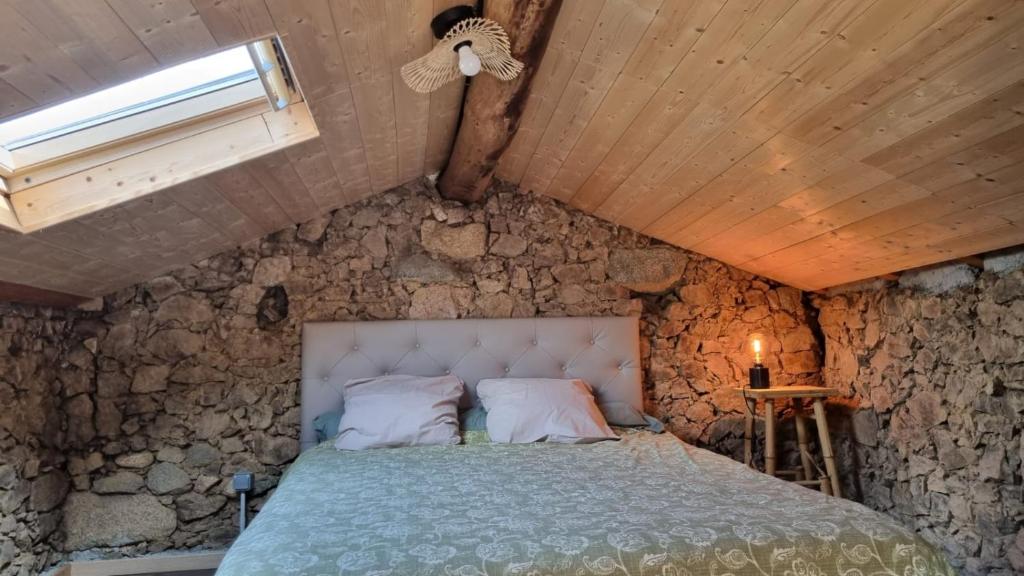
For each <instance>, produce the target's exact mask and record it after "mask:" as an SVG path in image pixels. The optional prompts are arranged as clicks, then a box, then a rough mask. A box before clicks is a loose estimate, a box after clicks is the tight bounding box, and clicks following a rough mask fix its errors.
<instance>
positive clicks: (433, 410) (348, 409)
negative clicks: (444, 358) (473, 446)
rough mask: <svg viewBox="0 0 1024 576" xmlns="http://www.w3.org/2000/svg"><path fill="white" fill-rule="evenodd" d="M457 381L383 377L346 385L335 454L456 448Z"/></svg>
mask: <svg viewBox="0 0 1024 576" xmlns="http://www.w3.org/2000/svg"><path fill="white" fill-rule="evenodd" d="M462 389H463V384H462V381H461V380H459V379H458V378H457V377H456V376H438V377H433V378H430V377H422V376H401V375H395V376H381V377H378V378H360V379H355V380H349V381H348V382H346V383H345V386H344V388H343V390H342V396H343V398H344V400H345V412H344V414H342V415H341V421H340V422H339V423H338V439H337V440H335V442H334V447H335V448H337V449H338V450H364V449H366V448H396V447H399V446H420V445H429V444H458V443H459V439H460V437H459V412H458V408H459V398H461V397H462Z"/></svg>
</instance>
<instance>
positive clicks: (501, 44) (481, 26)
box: [402, 18, 523, 93]
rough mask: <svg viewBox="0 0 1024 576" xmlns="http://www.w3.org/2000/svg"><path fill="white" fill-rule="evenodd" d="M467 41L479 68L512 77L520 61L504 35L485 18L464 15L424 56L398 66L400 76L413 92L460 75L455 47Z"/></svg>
mask: <svg viewBox="0 0 1024 576" xmlns="http://www.w3.org/2000/svg"><path fill="white" fill-rule="evenodd" d="M466 43H468V44H469V45H470V46H471V48H472V49H473V52H474V53H475V54H476V55H477V57H478V58H480V65H481V69H482V70H484V71H485V72H487V73H489V74H492V75H494V76H495V77H497V78H499V79H501V80H505V81H508V80H512V79H513V78H515V77H516V76H518V75H519V73H520V72H522V70H523V63H522V62H520V61H518V60H516V59H515V58H513V57H512V54H511V47H510V45H509V41H508V34H506V33H505V30H504V29H503V28H502V27H501V25H500V24H498V23H497V22H495V21H494V20H489V19H487V18H467V19H465V20H462V21H461V22H459V23H458V24H456V25H455V26H453V27H452V29H451V30H449V31H448V33H447V34H445V35H444V38H442V39H441V41H440V42H438V43H437V46H434V49H433V50H431V51H430V52H428V53H427V54H426V55H425V56H423V57H421V58H417V59H416V60H413V61H412V62H409V63H408V64H406V65H405V66H402V79H403V80H405V83H406V84H408V85H409V87H410V88H412V89H413V90H415V91H416V92H421V93H426V92H433V91H434V90H437V89H438V88H440V87H441V86H444V85H445V84H447V83H449V82H451V81H452V80H455V79H457V78H459V77H460V76H462V73H461V72H460V71H459V57H458V55H457V54H456V52H455V50H456V48H457V47H458V46H461V45H463V44H466Z"/></svg>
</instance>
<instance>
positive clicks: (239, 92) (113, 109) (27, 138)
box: [0, 39, 318, 233]
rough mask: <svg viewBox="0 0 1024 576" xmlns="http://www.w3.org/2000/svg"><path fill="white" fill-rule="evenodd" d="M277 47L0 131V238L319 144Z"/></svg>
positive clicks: (188, 66) (170, 72) (144, 82)
mask: <svg viewBox="0 0 1024 576" xmlns="http://www.w3.org/2000/svg"><path fill="white" fill-rule="evenodd" d="M286 62H287V60H286V58H285V56H284V52H283V51H282V49H281V47H280V45H279V44H278V43H277V41H276V39H266V40H259V41H256V42H253V43H251V44H248V45H245V46H240V47H238V48H232V49H229V50H223V51H221V52H217V53H215V54H210V55H207V56H204V57H202V58H197V59H195V60H192V61H189V62H185V63H183V64H179V65H177V66H173V67H170V68H166V69H164V70H160V71H158V72H154V73H152V74H148V75H146V76H143V77H141V78H136V79H134V80H131V81H128V82H125V83H123V84H119V85H117V86H112V87H110V88H106V89H104V90H101V91H98V92H95V93H92V94H88V95H85V96H82V97H79V98H76V99H74V100H70V101H67V102H63V103H60V104H57V105H54V106H50V107H49V108H45V109H42V110H36V111H33V112H31V113H28V114H24V115H22V116H20V117H17V118H12V119H9V120H6V121H2V122H0V229H9V230H15V231H19V232H23V233H28V232H33V231H35V230H39V229H42V228H45V227H46V226H52V225H53V224H56V223H59V222H63V221H65V220H68V219H71V218H75V217H78V216H81V215H83V214H88V213H90V212H94V211H96V210H99V209H101V208H103V207H106V206H111V205H113V204H117V203H119V202H126V201H128V200H131V199H133V198H138V197H140V196H143V195H146V194H151V193H153V192H155V191H157V190H160V189H163V188H167V187H169V186H173V185H175V184H178V183H180V182H183V181H185V180H189V179H191V178H197V177H200V176H203V175H205V174H209V173H210V172H215V171H217V170H221V169H223V168H226V167H228V166H231V165H234V164H238V163H241V162H245V161H247V160H250V159H252V158H255V157H257V156H260V155H263V154H267V153H269V152H272V151H275V150H280V149H282V148H284V147H287V146H290V145H292V144H296V143H298V142H302V141H305V140H309V139H310V138H315V137H316V136H317V135H318V132H317V130H316V125H315V123H314V122H313V118H312V115H311V114H310V112H309V107H308V106H307V105H306V103H305V102H304V101H303V100H302V97H301V95H300V94H299V93H298V91H297V90H296V89H295V84H294V82H293V81H292V78H291V74H290V73H289V71H288V68H287V64H286Z"/></svg>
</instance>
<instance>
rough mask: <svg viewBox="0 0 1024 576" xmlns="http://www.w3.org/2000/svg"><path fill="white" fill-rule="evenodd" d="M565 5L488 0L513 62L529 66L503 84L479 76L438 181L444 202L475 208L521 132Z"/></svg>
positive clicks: (549, 0) (558, 0) (547, 0)
mask: <svg viewBox="0 0 1024 576" xmlns="http://www.w3.org/2000/svg"><path fill="white" fill-rule="evenodd" d="M561 5H562V0H518V1H517V0H490V1H489V2H487V3H486V5H485V7H484V16H486V17H487V18H490V19H492V20H495V21H496V22H498V23H499V24H501V25H502V27H504V28H505V30H506V31H507V32H508V35H509V40H510V41H511V44H512V57H513V58H515V59H516V60H519V61H520V62H522V63H523V64H525V68H524V69H523V71H522V73H520V74H519V76H518V77H517V78H516V79H515V80H512V81H511V82H502V81H501V80H498V79H497V78H495V77H493V76H491V75H489V74H481V75H480V76H477V77H476V78H475V79H474V80H473V82H472V84H471V85H470V87H469V91H468V94H467V95H466V100H465V103H464V104H463V107H464V108H463V118H462V124H461V126H460V127H459V133H458V135H456V137H455V146H454V148H453V150H452V154H451V157H450V159H449V160H448V166H447V168H445V170H444V172H443V173H442V174H441V179H440V180H439V181H438V190H439V191H440V192H441V195H442V196H444V197H445V198H449V199H453V200H460V201H462V202H476V201H478V200H480V199H481V198H483V195H484V191H486V190H487V187H488V186H489V185H490V183H491V180H492V178H493V177H494V169H495V167H496V166H497V164H498V159H499V158H501V155H502V153H503V152H504V151H505V149H506V148H508V146H509V144H510V143H511V142H512V137H513V136H515V133H516V131H517V130H518V129H519V121H520V119H521V118H522V115H523V109H524V108H525V107H526V99H527V94H528V91H529V88H530V82H531V81H532V80H533V76H534V73H535V72H536V71H537V68H538V67H539V66H540V61H541V58H542V57H543V55H544V50H545V48H546V47H547V44H548V38H549V37H550V36H551V29H552V28H553V27H554V23H555V18H556V17H557V16H558V10H559V8H561Z"/></svg>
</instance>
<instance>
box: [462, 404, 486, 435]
mask: <svg viewBox="0 0 1024 576" xmlns="http://www.w3.org/2000/svg"><path fill="white" fill-rule="evenodd" d="M459 425H460V426H461V427H462V430H463V431H464V432H474V431H477V430H487V410H484V407H483V406H479V405H478V406H473V407H472V408H470V409H469V410H466V411H464V412H461V413H460V414H459Z"/></svg>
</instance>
